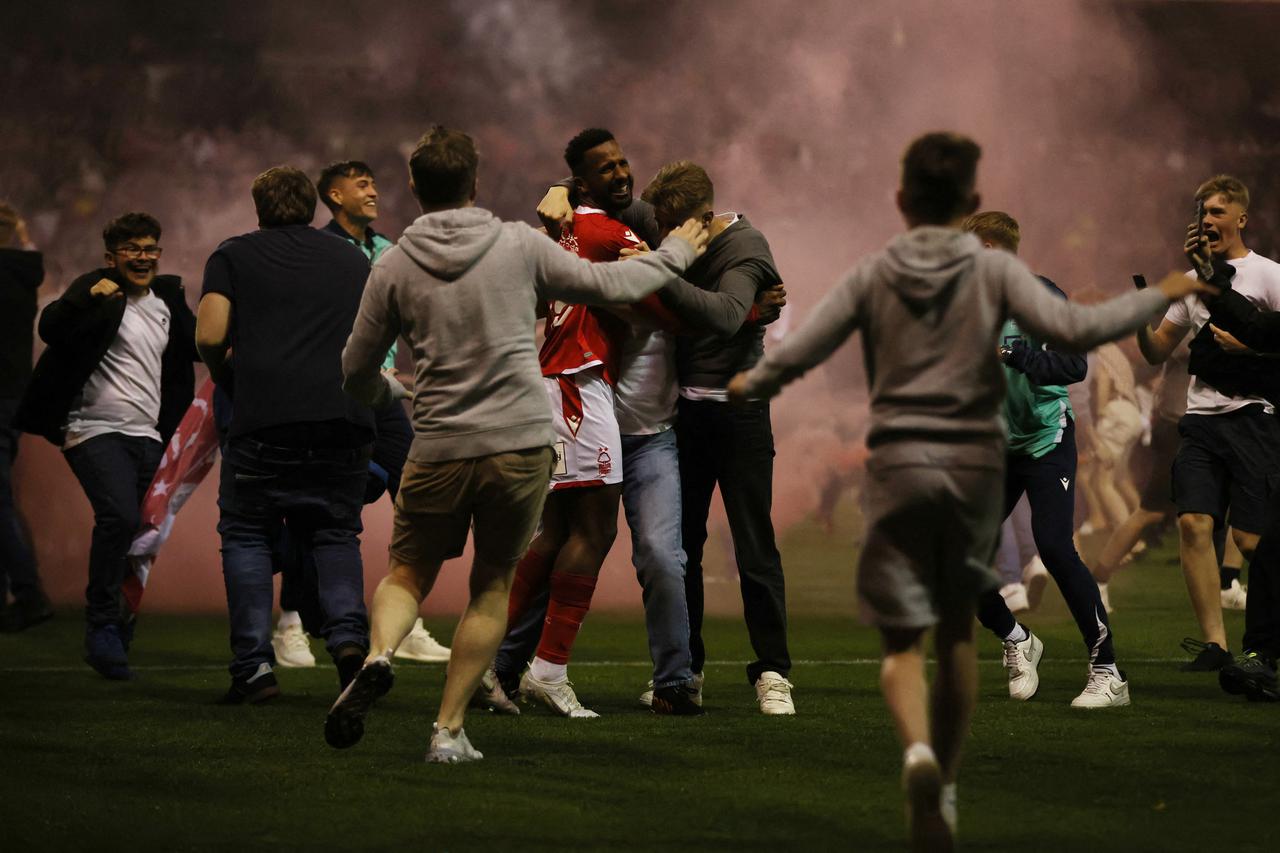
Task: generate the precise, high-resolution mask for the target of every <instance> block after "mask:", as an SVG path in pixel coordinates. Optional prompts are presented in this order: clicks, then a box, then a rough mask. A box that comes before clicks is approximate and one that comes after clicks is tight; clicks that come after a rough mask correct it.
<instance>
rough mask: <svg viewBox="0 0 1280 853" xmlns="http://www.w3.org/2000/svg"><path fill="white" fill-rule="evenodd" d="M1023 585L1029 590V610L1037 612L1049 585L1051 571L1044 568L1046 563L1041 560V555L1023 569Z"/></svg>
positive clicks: (1037, 555)
mask: <svg viewBox="0 0 1280 853" xmlns="http://www.w3.org/2000/svg"><path fill="white" fill-rule="evenodd" d="M1022 585H1023V586H1025V587H1026V588H1027V607H1028V609H1030V610H1035V609H1036V608H1037V607H1039V606H1040V600H1041V599H1043V598H1044V591H1045V588H1046V587H1048V585H1049V570H1048V569H1046V568H1045V567H1044V561H1043V560H1041V559H1040V555H1039V554H1036V555H1035V556H1034V557H1032V558H1031V562H1029V563H1027V564H1026V565H1025V566H1023V567H1022Z"/></svg>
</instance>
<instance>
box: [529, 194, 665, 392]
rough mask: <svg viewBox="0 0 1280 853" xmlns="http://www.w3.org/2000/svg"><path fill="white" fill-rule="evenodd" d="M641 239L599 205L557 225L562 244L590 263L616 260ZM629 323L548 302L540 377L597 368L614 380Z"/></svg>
mask: <svg viewBox="0 0 1280 853" xmlns="http://www.w3.org/2000/svg"><path fill="white" fill-rule="evenodd" d="M640 242H641V240H640V238H639V237H637V236H636V235H635V234H633V233H631V229H630V228H628V227H627V226H625V225H623V224H622V223H621V222H619V221H618V220H616V219H614V218H612V217H610V216H609V215H608V214H606V213H605V212H604V211H603V210H597V209H595V208H592V207H579V208H578V209H577V210H575V211H574V212H573V222H571V223H568V224H566V225H565V226H564V227H563V228H562V229H561V230H560V245H561V246H563V247H565V248H566V249H568V250H569V251H570V252H573V253H575V254H577V255H578V257H580V258H586V259H587V260H589V261H593V262H602V261H616V260H617V259H618V256H619V254H620V253H621V252H622V250H623V249H626V248H631V247H634V246H636V245H638V244H639V243H640ZM626 333H627V324H626V323H624V322H623V321H622V320H620V319H618V318H617V317H614V316H613V315H612V314H609V313H608V312H607V311H601V310H599V309H596V308H588V307H587V306H585V305H567V304H565V303H564V302H552V303H551V304H550V306H549V307H548V311H547V323H546V340H545V341H543V344H542V350H541V351H540V352H539V353H538V361H539V362H540V363H541V364H542V375H543V376H561V375H564V374H569V373H577V372H579V371H581V370H586V369H587V368H589V367H597V366H599V367H601V368H602V371H601V373H602V375H603V377H604V380H605V381H606V382H608V383H609V384H610V385H612V384H613V383H615V382H616V381H617V380H618V357H619V355H620V351H621V342H622V340H623V338H624V336H625V335H626Z"/></svg>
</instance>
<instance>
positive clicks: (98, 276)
mask: <svg viewBox="0 0 1280 853" xmlns="http://www.w3.org/2000/svg"><path fill="white" fill-rule="evenodd" d="M104 278H106V279H110V280H112V281H115V282H116V283H117V284H122V279H120V277H119V276H118V275H117V273H116V271H115V270H112V269H98V270H94V271H93V272H90V273H86V274H85V275H82V276H80V277H79V278H77V279H76V280H75V281H73V282H71V286H70V287H68V288H67V292H66V293H64V294H63V295H62V296H61V297H59V298H58V300H57V301H55V302H52V303H50V304H49V305H48V307H46V308H45V309H44V311H42V312H41V314H40V338H41V339H42V340H43V341H44V342H45V343H46V344H48V345H49V346H48V348H47V349H46V350H45V351H44V354H43V355H41V356H40V360H39V361H38V362H36V368H35V372H34V373H33V374H32V376H31V384H30V385H28V386H27V392H26V394H25V395H24V396H23V398H22V402H21V403H20V404H19V406H18V412H17V415H16V416H15V417H14V424H15V425H16V426H17V427H18V429H21V430H22V431H24V432H30V433H34V434H36V435H42V436H44V437H45V438H47V439H49V441H51V442H53V443H54V444H55V445H57V446H59V447H61V446H62V444H63V442H64V440H65V429H66V425H67V415H68V414H69V413H70V412H71V407H72V405H73V404H74V403H75V400H76V397H77V396H78V395H79V394H80V392H81V391H82V390H83V389H84V385H85V383H86V382H88V381H89V377H90V376H92V375H93V371H94V370H96V369H97V368H98V365H99V364H101V363H102V358H103V356H105V355H106V354H107V349H108V348H109V347H110V346H111V342H112V341H114V340H115V339H116V333H117V332H118V331H119V329H120V321H121V320H122V319H123V318H124V309H125V300H124V299H101V298H97V297H93V296H90V295H89V290H90V289H91V288H92V287H93V286H94V285H95V284H97V283H98V282H99V281H100V280H102V279H104ZM151 289H152V291H154V292H155V295H156V296H158V297H160V298H161V299H163V300H164V304H165V305H167V306H168V308H169V318H170V320H169V343H168V344H167V345H166V346H165V348H164V354H163V355H162V356H161V359H160V418H159V421H158V422H157V424H156V429H157V430H158V431H159V433H160V440H161V441H162V442H164V443H165V444H167V443H168V442H169V438H170V436H172V435H173V431H174V430H175V429H177V427H178V422H179V421H181V420H182V416H183V414H184V413H185V412H186V411H187V407H188V406H190V405H191V398H192V397H193V396H194V395H195V384H196V379H195V370H194V368H193V367H192V363H193V362H195V361H198V360H199V356H198V355H197V354H196V342H195V335H196V318H195V315H194V314H192V313H191V309H190V308H188V307H187V300H186V297H185V296H184V295H183V289H182V279H181V278H179V277H178V276H175V275H158V276H156V280H155V282H154V283H153V284H152V285H151Z"/></svg>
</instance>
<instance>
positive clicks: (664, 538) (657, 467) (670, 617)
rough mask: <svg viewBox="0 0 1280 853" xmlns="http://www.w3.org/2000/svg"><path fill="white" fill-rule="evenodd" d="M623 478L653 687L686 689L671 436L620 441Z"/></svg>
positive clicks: (676, 468) (688, 673)
mask: <svg viewBox="0 0 1280 853" xmlns="http://www.w3.org/2000/svg"><path fill="white" fill-rule="evenodd" d="M622 472H623V479H622V508H623V510H624V511H625V512H626V516H627V526H628V527H630V528H631V562H632V563H633V564H634V565H635V567H636V578H637V579H638V580H639V581H640V588H641V589H642V590H643V591H644V622H645V628H646V629H647V630H648V633H649V656H650V657H651V658H652V659H653V684H654V686H655V687H670V686H673V685H677V684H685V683H688V682H689V680H690V679H692V678H693V671H692V669H691V668H690V664H691V662H692V658H691V656H690V654H689V607H688V605H687V604H686V602H685V587H684V565H685V556H684V548H683V546H682V545H681V535H680V459H679V454H678V452H677V449H676V433H675V430H672V429H669V430H666V431H665V432H660V433H657V434H655V435H624V436H622Z"/></svg>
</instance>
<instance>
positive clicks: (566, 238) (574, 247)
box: [560, 229, 578, 255]
mask: <svg viewBox="0 0 1280 853" xmlns="http://www.w3.org/2000/svg"><path fill="white" fill-rule="evenodd" d="M560 245H561V246H563V247H564V248H566V249H568V250H569V251H570V252H573V253H574V254H575V255H576V254H578V238H577V237H575V236H574V234H573V232H572V231H570V230H568V229H565V230H563V231H561V232H560Z"/></svg>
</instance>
